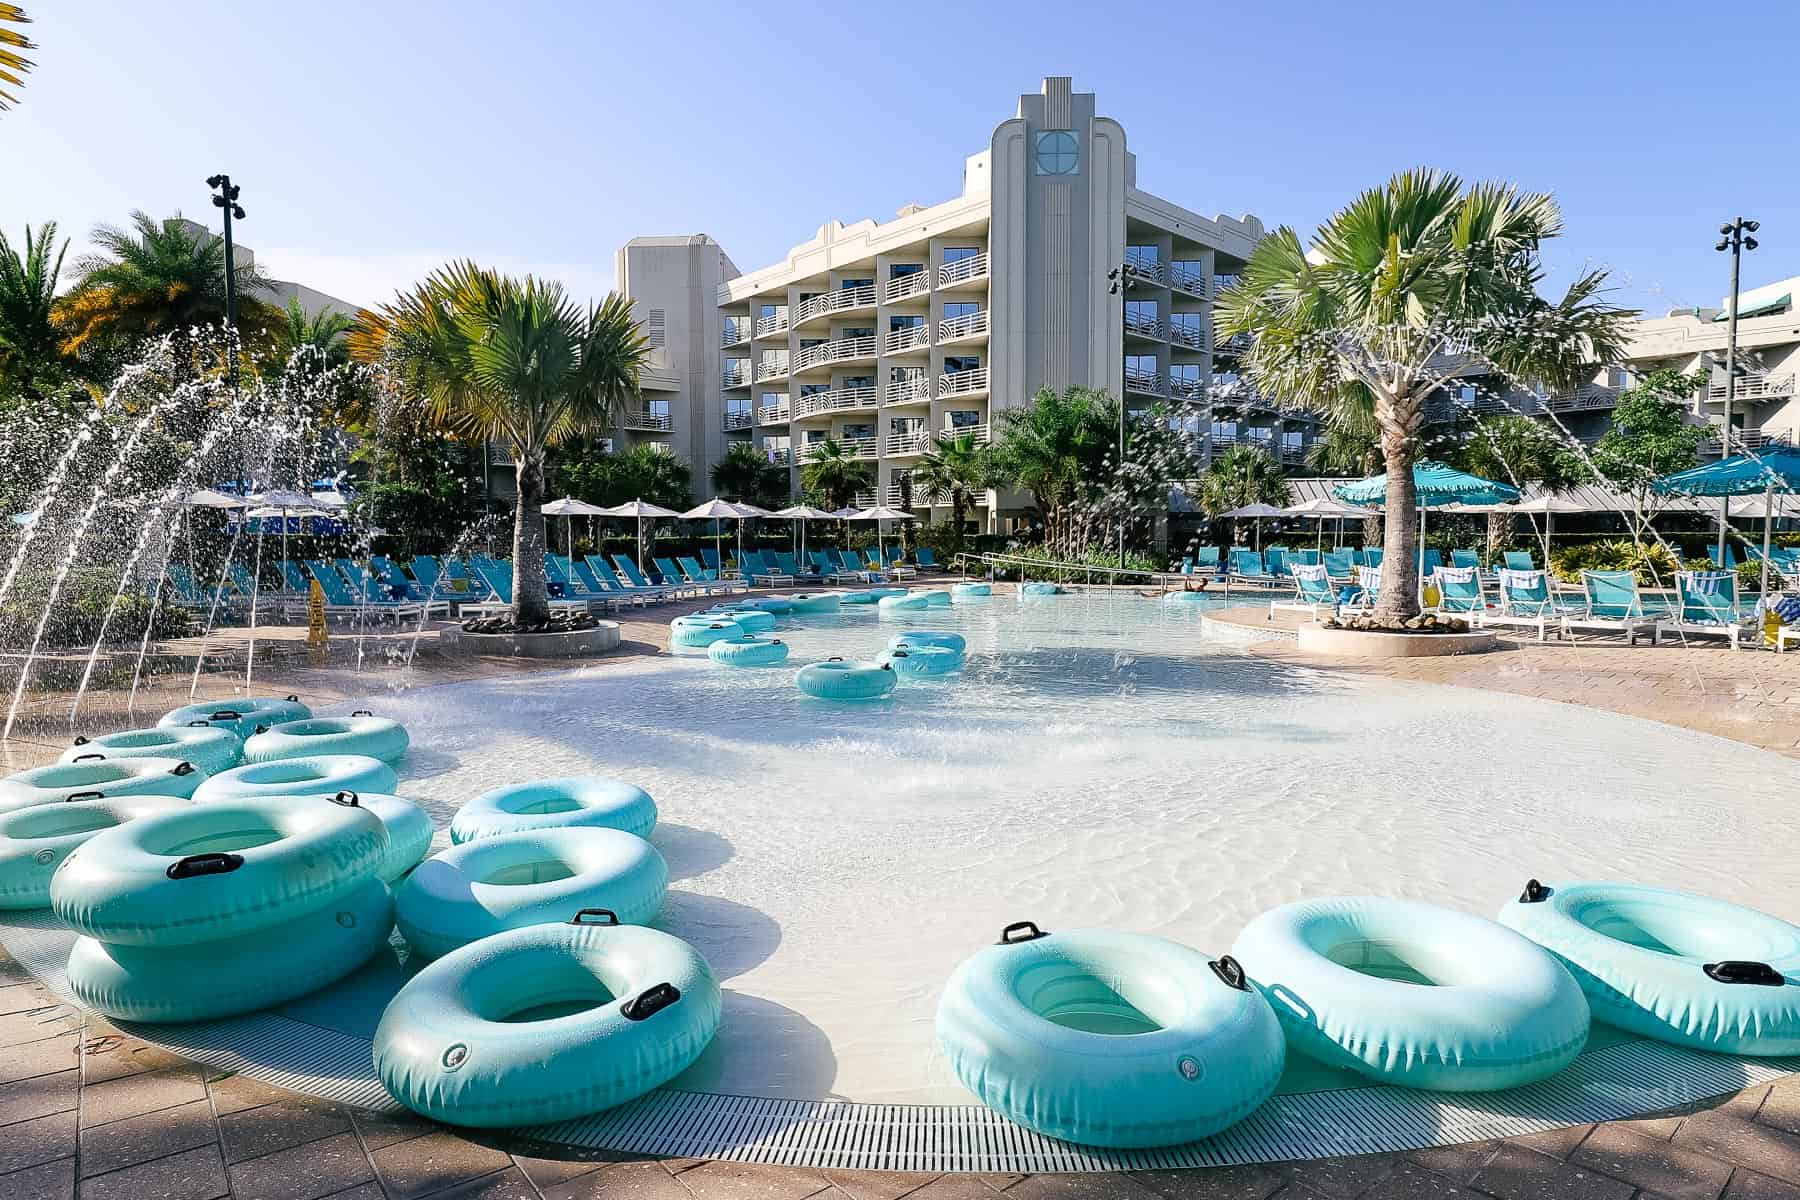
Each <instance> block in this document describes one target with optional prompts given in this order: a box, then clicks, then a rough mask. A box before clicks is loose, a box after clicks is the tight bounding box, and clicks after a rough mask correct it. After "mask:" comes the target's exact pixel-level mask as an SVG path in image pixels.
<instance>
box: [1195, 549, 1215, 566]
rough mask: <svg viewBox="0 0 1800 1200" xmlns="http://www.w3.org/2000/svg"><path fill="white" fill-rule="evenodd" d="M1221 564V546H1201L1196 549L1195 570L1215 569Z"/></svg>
mask: <svg viewBox="0 0 1800 1200" xmlns="http://www.w3.org/2000/svg"><path fill="white" fill-rule="evenodd" d="M1218 566H1219V548H1218V547H1217V546H1201V547H1200V548H1199V549H1197V550H1195V551H1194V570H1196V571H1201V572H1205V571H1213V570H1217V569H1218Z"/></svg>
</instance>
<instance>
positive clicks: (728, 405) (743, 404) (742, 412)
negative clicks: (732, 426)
mask: <svg viewBox="0 0 1800 1200" xmlns="http://www.w3.org/2000/svg"><path fill="white" fill-rule="evenodd" d="M750 411H751V410H750V401H748V400H745V399H743V398H742V397H737V396H734V397H732V398H731V399H729V400H727V401H725V415H727V416H731V417H748V416H749V415H750Z"/></svg>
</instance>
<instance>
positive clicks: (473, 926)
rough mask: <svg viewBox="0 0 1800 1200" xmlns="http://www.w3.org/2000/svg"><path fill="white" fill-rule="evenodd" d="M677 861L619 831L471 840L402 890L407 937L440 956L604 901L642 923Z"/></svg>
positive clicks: (428, 865) (431, 861) (421, 870)
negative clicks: (665, 858) (671, 864)
mask: <svg viewBox="0 0 1800 1200" xmlns="http://www.w3.org/2000/svg"><path fill="white" fill-rule="evenodd" d="M668 887H669V867H668V864H667V863H665V862H664V861H663V856H662V855H661V854H658V853H657V851H656V847H654V846H652V845H651V844H650V843H649V842H646V841H645V840H644V839H643V838H641V837H638V836H637V835H636V834H633V833H625V832H623V831H621V830H618V829H539V830H536V831H534V832H531V833H505V834H501V835H500V836H499V837H491V838H482V839H481V840H480V841H478V842H464V843H463V844H462V845H460V846H452V847H451V848H450V849H448V850H445V851H443V852H442V853H439V854H434V855H432V856H431V857H430V858H428V859H426V860H425V861H424V862H422V863H420V864H419V866H418V868H417V869H416V870H415V871H413V873H412V874H411V875H409V876H407V879H406V882H405V883H403V884H401V885H400V889H399V891H398V892H397V893H396V895H395V897H394V919H395V922H396V923H397V924H398V925H399V926H400V933H401V936H403V937H404V938H406V941H407V944H408V945H410V946H412V947H413V949H415V950H417V951H419V953H421V954H423V955H425V956H426V957H427V958H442V957H443V956H444V955H446V954H448V953H450V952H451V951H452V950H455V949H457V948H458V947H460V946H466V945H468V944H469V943H470V942H472V941H475V940H476V939H477V938H484V937H492V936H493V935H494V934H496V933H500V932H502V931H504V930H507V929H523V928H524V927H525V926H527V925H545V924H553V923H555V922H557V921H562V920H567V919H568V915H569V914H570V913H572V912H576V911H578V910H580V909H584V908H603V909H606V910H608V911H609V912H612V913H614V914H616V915H617V916H618V919H619V921H620V923H621V924H625V925H642V924H644V923H645V922H647V921H649V920H650V919H651V918H652V917H654V916H656V911H657V909H659V908H661V907H662V901H663V893H664V892H666V891H667V890H668Z"/></svg>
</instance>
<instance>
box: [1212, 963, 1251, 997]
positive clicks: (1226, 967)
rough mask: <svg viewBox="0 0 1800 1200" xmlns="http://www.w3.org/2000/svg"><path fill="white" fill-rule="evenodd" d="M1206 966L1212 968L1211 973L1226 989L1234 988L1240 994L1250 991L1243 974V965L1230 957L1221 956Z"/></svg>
mask: <svg viewBox="0 0 1800 1200" xmlns="http://www.w3.org/2000/svg"><path fill="white" fill-rule="evenodd" d="M1206 965H1207V966H1209V967H1211V968H1212V973H1213V974H1214V975H1217V976H1218V977H1219V981H1220V982H1221V983H1223V984H1224V985H1225V986H1226V987H1229V988H1236V989H1237V990H1238V991H1240V992H1247V991H1249V990H1250V980H1249V977H1248V976H1246V975H1245V974H1244V964H1243V963H1240V962H1239V961H1238V960H1237V959H1235V958H1233V957H1231V955H1229V954H1225V955H1221V956H1220V957H1218V958H1216V959H1214V960H1213V961H1212V962H1209V963H1207V964H1206Z"/></svg>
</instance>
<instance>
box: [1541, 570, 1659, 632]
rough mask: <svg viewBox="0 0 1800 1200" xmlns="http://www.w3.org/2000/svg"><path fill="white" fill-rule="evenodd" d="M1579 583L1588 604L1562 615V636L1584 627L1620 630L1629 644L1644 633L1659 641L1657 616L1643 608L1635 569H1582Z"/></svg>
mask: <svg viewBox="0 0 1800 1200" xmlns="http://www.w3.org/2000/svg"><path fill="white" fill-rule="evenodd" d="M1581 586H1582V591H1583V592H1584V593H1585V595H1586V598H1587V603H1586V605H1585V606H1584V607H1582V608H1581V609H1580V610H1579V611H1576V612H1571V613H1564V614H1563V619H1562V630H1563V636H1565V637H1567V636H1569V634H1570V633H1571V632H1572V631H1573V630H1577V629H1586V630H1592V631H1594V632H1596V633H1622V634H1624V635H1625V640H1626V643H1627V644H1628V645H1636V644H1637V640H1638V636H1639V635H1640V634H1646V633H1647V634H1649V635H1650V641H1651V644H1652V645H1654V644H1656V643H1657V642H1660V641H1661V640H1662V639H1661V638H1660V636H1659V635H1658V629H1659V625H1658V619H1657V618H1656V617H1654V616H1652V615H1651V614H1650V613H1649V612H1648V611H1646V609H1645V607H1644V598H1643V596H1642V595H1641V594H1639V592H1638V584H1637V572H1635V571H1583V572H1582V573H1581Z"/></svg>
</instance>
